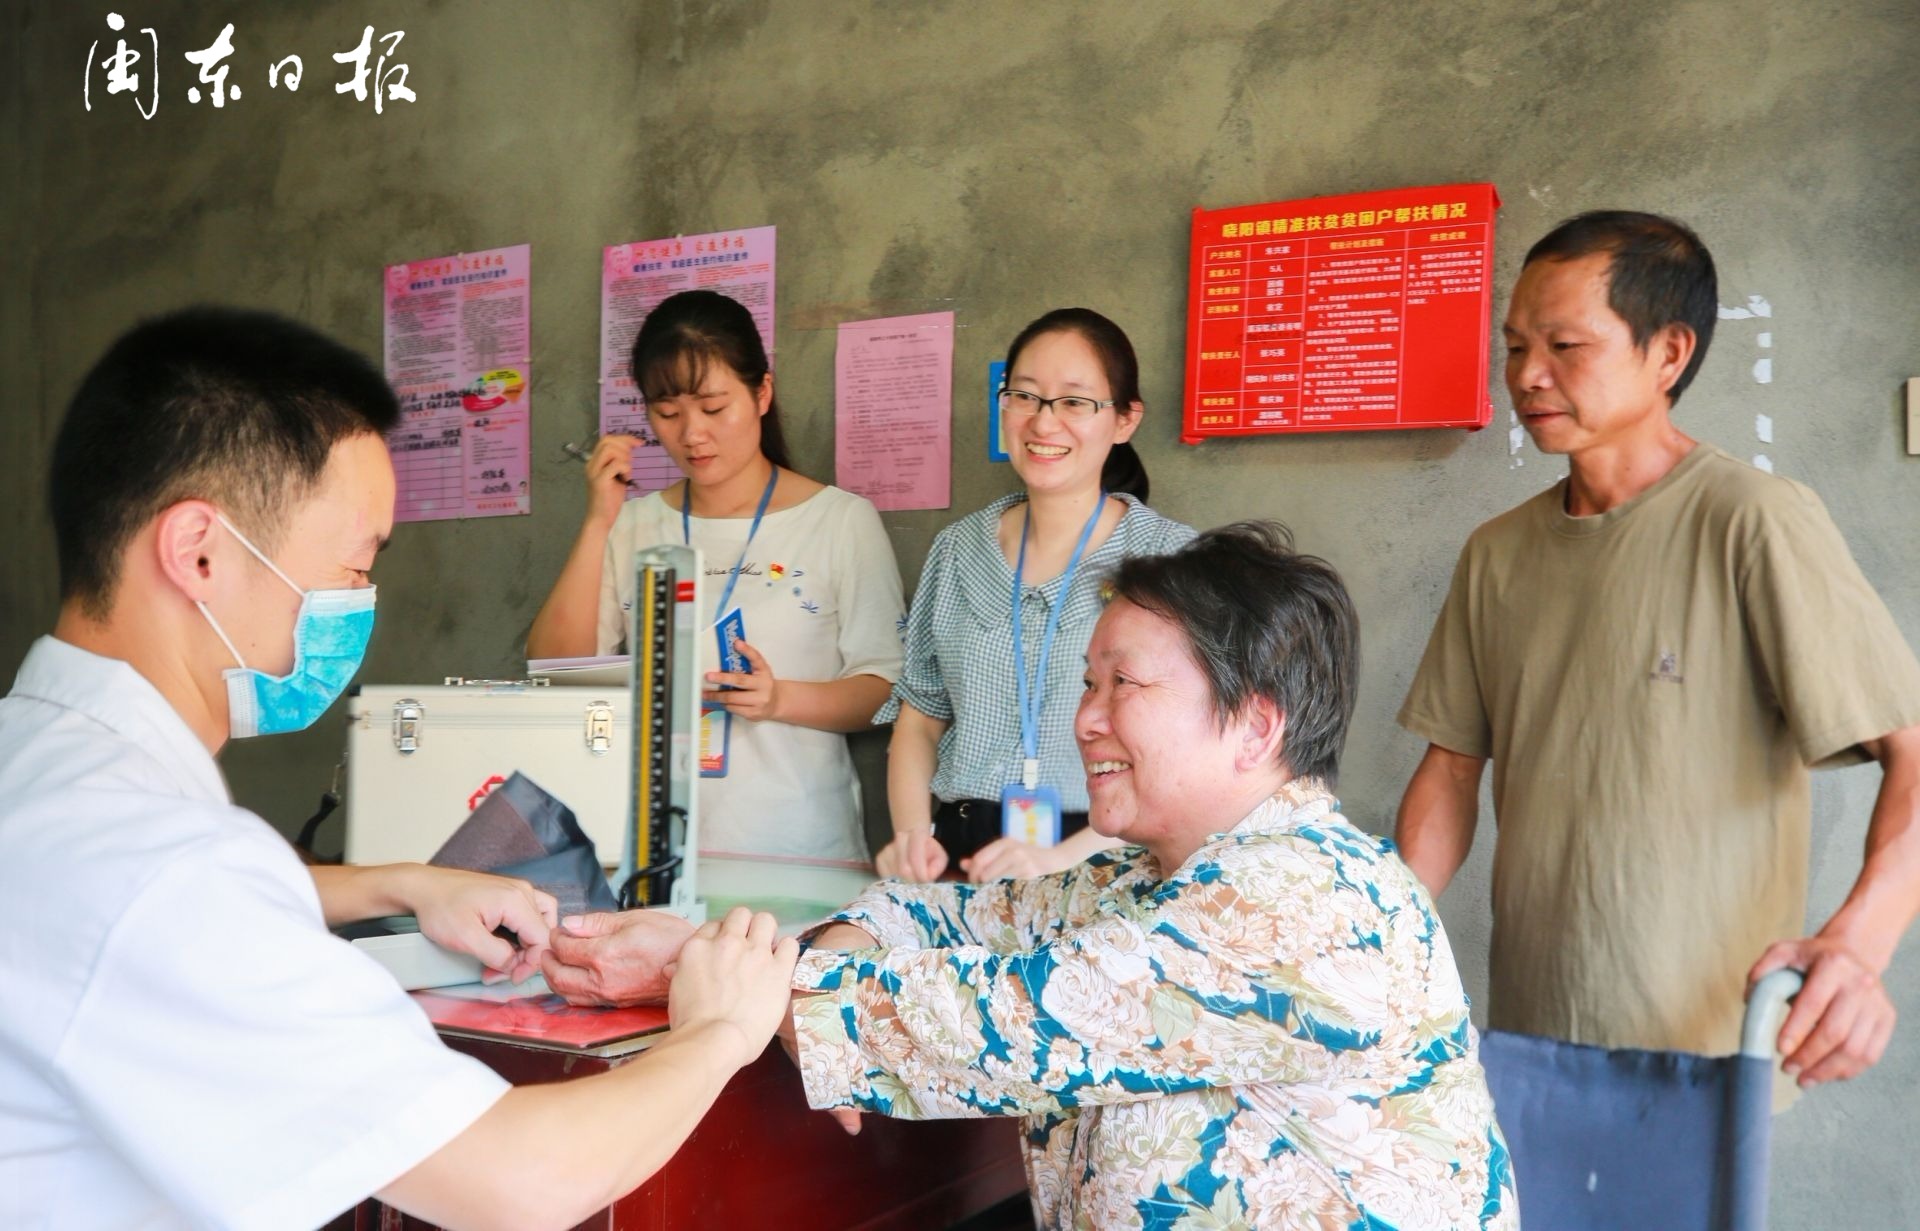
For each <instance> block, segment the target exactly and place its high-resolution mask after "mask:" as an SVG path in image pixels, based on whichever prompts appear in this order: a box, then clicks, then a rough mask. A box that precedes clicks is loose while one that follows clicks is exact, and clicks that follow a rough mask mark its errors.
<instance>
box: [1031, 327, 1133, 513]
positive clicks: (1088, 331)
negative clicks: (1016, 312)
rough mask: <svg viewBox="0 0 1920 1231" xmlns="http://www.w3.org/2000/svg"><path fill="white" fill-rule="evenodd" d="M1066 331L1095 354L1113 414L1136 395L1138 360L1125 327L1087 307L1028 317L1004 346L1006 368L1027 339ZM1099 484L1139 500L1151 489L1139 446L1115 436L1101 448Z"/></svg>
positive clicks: (1120, 411)
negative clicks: (1103, 456)
mask: <svg viewBox="0 0 1920 1231" xmlns="http://www.w3.org/2000/svg"><path fill="white" fill-rule="evenodd" d="M1049 333H1072V334H1078V335H1079V336H1080V337H1082V338H1084V339H1086V343H1087V345H1088V346H1091V347H1092V348H1093V353H1094V354H1096V355H1098V356H1100V367H1101V370H1102V371H1104V372H1105V373H1106V377H1107V396H1108V397H1110V398H1112V399H1113V410H1114V414H1116V415H1118V414H1121V413H1122V412H1123V410H1124V409H1125V408H1127V407H1130V406H1132V405H1133V404H1134V403H1135V402H1138V401H1140V400H1141V397H1140V361H1139V360H1138V359H1137V358H1135V357H1134V353H1133V343H1132V342H1130V341H1128V340H1127V334H1126V331H1125V330H1124V329H1122V328H1120V326H1118V325H1116V324H1114V323H1113V322H1112V321H1110V320H1108V319H1107V318H1106V317H1104V316H1102V315H1100V314H1099V313H1098V312H1095V311H1094V310H1093V309H1092V308H1055V309H1054V310H1053V311H1051V312H1049V313H1047V314H1046V315H1045V316H1042V317H1040V318H1038V319H1037V320H1033V321H1029V322H1028V323H1027V327H1026V328H1025V329H1022V330H1021V331H1020V332H1019V334H1018V335H1016V336H1015V337H1014V339H1013V345H1011V346H1009V347H1007V373H1008V375H1011V374H1012V373H1013V364H1014V361H1015V360H1017V359H1018V358H1020V352H1021V351H1023V350H1025V349H1027V344H1028V343H1029V342H1032V341H1033V340H1034V339H1035V338H1037V337H1040V336H1041V335H1043V334H1049ZM1100 486H1101V487H1102V488H1104V489H1105V490H1107V491H1110V492H1125V493H1127V494H1128V495H1129V496H1132V497H1133V498H1134V499H1136V500H1138V501H1139V502H1140V503H1141V504H1145V503H1146V502H1147V493H1148V491H1149V490H1151V489H1150V488H1149V486H1148V483H1147V467H1146V464H1145V463H1144V462H1142V461H1141V460H1140V452H1139V450H1137V449H1135V448H1134V447H1133V444H1132V442H1130V441H1125V440H1123V441H1120V442H1119V443H1118V444H1115V445H1114V446H1113V448H1111V449H1109V450H1108V451H1107V460H1106V461H1105V462H1104V463H1103V464H1102V465H1101V467H1100Z"/></svg>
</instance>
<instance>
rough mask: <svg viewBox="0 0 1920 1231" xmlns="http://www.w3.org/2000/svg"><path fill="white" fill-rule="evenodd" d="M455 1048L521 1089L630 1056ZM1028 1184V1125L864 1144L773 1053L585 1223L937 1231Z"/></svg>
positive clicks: (864, 1138) (876, 1138)
mask: <svg viewBox="0 0 1920 1231" xmlns="http://www.w3.org/2000/svg"><path fill="white" fill-rule="evenodd" d="M446 1042H447V1045H448V1046H449V1047H452V1048H455V1049H456V1050H459V1051H463V1052H466V1053H467V1054H468V1055H471V1056H475V1057H477V1058H478V1059H480V1060H481V1061H483V1062H484V1063H486V1064H487V1065H488V1066H490V1067H491V1068H493V1069H494V1070H495V1071H496V1072H498V1073H499V1074H500V1075H501V1076H503V1077H505V1078H507V1080H509V1081H511V1082H513V1083H515V1084H516V1085H526V1084H529V1083H533V1082H543V1081H554V1080H557V1079H559V1078H562V1077H570V1076H578V1075H582V1074H586V1073H598V1072H603V1071H604V1070H606V1069H608V1068H610V1067H612V1066H614V1065H617V1064H622V1063H625V1062H626V1060H628V1059H631V1058H632V1057H630V1056H629V1057H622V1058H619V1059H599V1058H595V1057H589V1056H580V1055H576V1054H571V1053H567V1052H560V1051H554V1050H551V1049H546V1048H537V1047H525V1046H520V1045H517V1044H513V1043H505V1042H498V1041H483V1040H478V1039H465V1038H453V1037H449V1038H447V1039H446ZM642 1054H643V1053H642ZM1025 1188H1026V1172H1025V1170H1024V1169H1023V1167H1022V1165H1021V1162H1020V1151H1019V1125H1018V1122H1017V1121H1014V1120H1006V1119H999V1120H937V1121H926V1122H920V1123H909V1122H906V1121H900V1120H890V1119H888V1118H886V1117H885V1116H868V1117H866V1121H865V1124H864V1125H863V1126H862V1129H861V1132H860V1135H859V1136H858V1137H849V1136H847V1134H845V1133H844V1132H842V1131H841V1130H840V1126H839V1125H838V1124H836V1123H834V1121H833V1119H832V1117H830V1116H828V1115H827V1114H826V1113H824V1112H817V1111H811V1110H809V1109H808V1107H807V1103H806V1099H805V1097H804V1096H803V1095H802V1094H801V1089H800V1074H799V1073H798V1072H796V1071H795V1069H794V1067H793V1065H792V1063H791V1062H790V1061H788V1059H787V1058H786V1056H785V1055H784V1054H783V1053H782V1052H781V1051H780V1049H779V1047H778V1046H777V1045H776V1046H769V1047H768V1049H767V1051H766V1052H765V1053H764V1054H763V1055H762V1056H761V1057H760V1059H758V1060H756V1061H754V1062H753V1063H752V1064H750V1065H748V1066H747V1067H746V1068H744V1069H742V1070H740V1072H738V1073H736V1074H735V1075H734V1078H733V1080H732V1081H731V1082H729V1083H727V1088H726V1089H725V1090H723V1091H722V1092H721V1094H720V1098H719V1100H718V1101H717V1102H716V1103H715V1104H714V1106H713V1109H712V1110H711V1111H709V1112H708V1113H707V1116H706V1118H705V1119H704V1120H702V1121H701V1122H700V1127H699V1128H697V1129H695V1130H694V1133H693V1136H692V1137H690V1138H688V1140H687V1143H686V1144H685V1145H684V1146H682V1147H681V1148H680V1151H679V1153H677V1154H675V1155H674V1156H673V1159H672V1161H671V1162H669V1163H668V1164H667V1165H666V1166H665V1167H663V1168H661V1169H660V1171H659V1172H658V1173H656V1174H655V1175H654V1177H653V1178H652V1179H651V1180H649V1181H647V1182H646V1183H645V1184H643V1185H641V1186H640V1187H639V1188H637V1189H635V1190H634V1191H633V1192H631V1193H629V1194H627V1195H626V1196H625V1197H623V1198H621V1199H620V1200H619V1201H617V1202H615V1203H614V1205H613V1206H612V1207H610V1208H608V1209H606V1210H603V1211H601V1212H600V1213H598V1214H595V1215H594V1216H593V1217H592V1218H589V1219H588V1220H587V1221H586V1222H583V1223H581V1224H580V1227H581V1228H582V1229H586V1228H591V1229H592V1231H642V1229H652V1228H675V1229H680V1228H685V1229H689V1231H691V1229H695V1228H698V1229H699V1231H709V1229H712V1231H731V1229H732V1228H758V1227H775V1226H777V1227H780V1228H782V1231H896V1229H897V1231H927V1229H929V1228H937V1227H946V1226H949V1225H951V1224H952V1223H955V1222H957V1221H959V1220H961V1219H963V1218H966V1217H969V1216H971V1215H973V1214H976V1213H978V1212H980V1211H982V1210H985V1209H987V1208H988V1207H990V1206H992V1205H994V1204H996V1203H998V1202H1000V1201H1003V1200H1005V1199H1007V1198H1008V1197H1010V1196H1012V1195H1014V1194H1016V1193H1019V1192H1022V1191H1024V1190H1025ZM327 1231H429V1224H426V1223H423V1222H421V1221H419V1220H417V1219H413V1218H408V1217H406V1216H404V1215H402V1214H399V1213H398V1212H397V1211H394V1210H390V1209H386V1208H385V1207H383V1206H381V1205H380V1204H379V1203H378V1202H374V1201H368V1202H365V1203H363V1204H362V1205H360V1206H359V1207H358V1208H356V1209H354V1210H351V1211H349V1212H348V1213H346V1214H343V1215H341V1216H340V1217H339V1218H338V1219H336V1220H335V1221H334V1222H332V1223H330V1224H328V1227H327Z"/></svg>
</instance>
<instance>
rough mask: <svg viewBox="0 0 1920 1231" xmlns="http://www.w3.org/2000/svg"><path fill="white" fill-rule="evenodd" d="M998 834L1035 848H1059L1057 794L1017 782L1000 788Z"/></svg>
mask: <svg viewBox="0 0 1920 1231" xmlns="http://www.w3.org/2000/svg"><path fill="white" fill-rule="evenodd" d="M1000 832H1001V834H1002V835H1004V836H1006V837H1009V838H1018V839H1019V840H1020V841H1022V842H1031V843H1032V844H1033V845H1035V846H1058V845H1060V792H1058V791H1056V790H1054V789H1053V788H1052V787H1050V786H1036V787H1026V786H1022V785H1020V784H1019V783H1017V782H1016V783H1013V784H1012V785H1009V786H1004V787H1001V788H1000Z"/></svg>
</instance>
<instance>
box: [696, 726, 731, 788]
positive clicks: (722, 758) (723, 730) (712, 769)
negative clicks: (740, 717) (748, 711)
mask: <svg viewBox="0 0 1920 1231" xmlns="http://www.w3.org/2000/svg"><path fill="white" fill-rule="evenodd" d="M732 737H733V715H732V714H729V713H727V711H725V710H718V709H716V710H702V711H700V776H701V777H702V778H724V777H726V776H727V741H728V740H729V739H731V738H732Z"/></svg>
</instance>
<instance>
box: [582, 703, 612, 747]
mask: <svg viewBox="0 0 1920 1231" xmlns="http://www.w3.org/2000/svg"><path fill="white" fill-rule="evenodd" d="M612 747H613V706H612V705H610V704H608V703H607V702H605V701H589V702H588V703H587V751H588V752H591V753H592V754H593V755H594V756H597V757H603V756H605V755H607V753H608V751H609V750H610V749H612Z"/></svg>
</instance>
